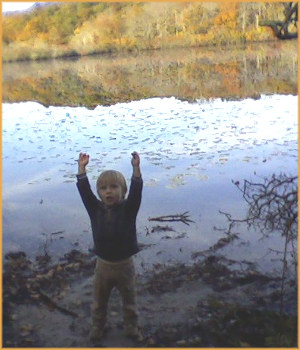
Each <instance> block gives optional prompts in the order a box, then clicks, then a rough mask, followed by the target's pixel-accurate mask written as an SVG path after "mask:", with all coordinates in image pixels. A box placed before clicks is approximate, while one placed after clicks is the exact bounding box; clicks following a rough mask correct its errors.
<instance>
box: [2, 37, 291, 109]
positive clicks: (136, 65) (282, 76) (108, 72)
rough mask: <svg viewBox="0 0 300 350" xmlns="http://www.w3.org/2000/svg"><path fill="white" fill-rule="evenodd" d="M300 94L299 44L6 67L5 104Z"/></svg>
mask: <svg viewBox="0 0 300 350" xmlns="http://www.w3.org/2000/svg"><path fill="white" fill-rule="evenodd" d="M274 92H277V93H281V94H297V41H288V42H281V41H274V42H272V43H269V44H252V45H248V46H245V47H241V48H233V47H230V48H226V49H225V48H223V49H222V48H217V49H216V48H197V49H191V48H189V49H174V50H165V51H164V50H160V51H150V52H149V51H147V52H141V53H138V54H131V55H128V54H127V55H126V56H125V55H124V56H122V55H118V56H117V55H116V56H111V55H102V56H92V57H84V58H81V59H74V60H70V59H68V60H50V61H40V62H22V63H4V64H3V82H2V95H3V101H4V102H15V101H17V102H18V101H38V102H40V103H42V104H44V105H47V106H48V105H57V106H86V107H89V108H95V107H96V106H97V105H110V104H113V103H116V102H124V101H131V100H139V99H142V98H148V97H156V96H160V97H162V96H175V97H177V98H180V99H184V100H189V101H194V100H195V99H199V98H204V99H208V98H215V97H223V98H226V99H228V98H232V99H236V98H238V99H239V98H244V97H249V96H251V97H258V96H260V95H261V94H273V93H274Z"/></svg>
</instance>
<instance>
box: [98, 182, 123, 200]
mask: <svg viewBox="0 0 300 350" xmlns="http://www.w3.org/2000/svg"><path fill="white" fill-rule="evenodd" d="M98 194H99V196H100V198H101V200H102V201H103V202H104V204H106V205H107V206H113V205H115V204H117V203H119V202H120V200H121V199H122V198H124V195H123V190H122V187H121V185H120V184H119V183H117V182H108V183H100V184H99V186H98Z"/></svg>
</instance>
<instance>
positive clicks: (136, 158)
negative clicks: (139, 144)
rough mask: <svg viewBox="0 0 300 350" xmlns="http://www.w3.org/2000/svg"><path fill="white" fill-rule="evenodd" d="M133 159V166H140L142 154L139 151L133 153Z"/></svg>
mask: <svg viewBox="0 0 300 350" xmlns="http://www.w3.org/2000/svg"><path fill="white" fill-rule="evenodd" d="M131 155H132V159H131V164H132V166H133V167H139V166H140V156H139V154H138V153H137V152H133V153H131Z"/></svg>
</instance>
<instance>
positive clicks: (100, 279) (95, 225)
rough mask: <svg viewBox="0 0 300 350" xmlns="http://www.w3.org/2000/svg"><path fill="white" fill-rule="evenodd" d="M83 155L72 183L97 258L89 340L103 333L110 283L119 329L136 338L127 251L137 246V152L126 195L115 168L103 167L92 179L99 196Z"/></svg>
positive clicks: (130, 252)
mask: <svg viewBox="0 0 300 350" xmlns="http://www.w3.org/2000/svg"><path fill="white" fill-rule="evenodd" d="M88 163H89V155H88V154H86V153H80V154H79V159H78V175H77V188H78V190H79V193H80V196H81V198H82V201H83V204H84V206H85V208H86V210H87V212H88V215H89V217H90V220H91V226H92V232H93V240H94V246H95V248H94V249H95V253H96V255H97V262H96V268H95V277H94V300H93V305H92V329H91V331H90V340H91V341H92V342H97V341H99V340H101V338H102V336H103V329H104V325H105V322H106V313H107V304H108V300H109V296H110V293H111V291H112V289H113V288H114V287H116V288H117V289H118V290H119V292H120V294H121V297H122V302H123V318H124V326H125V334H126V335H128V336H129V337H133V338H135V339H136V340H138V341H140V340H142V336H141V334H140V332H139V328H138V313H137V309H136V301H135V299H136V293H135V271H134V264H133V258H132V256H133V255H134V254H136V253H137V252H138V251H139V249H138V245H137V237H136V216H137V213H138V210H139V207H140V204H141V197H142V188H143V180H142V176H141V171H140V157H139V155H138V153H137V152H133V153H132V159H131V164H132V167H133V174H132V178H131V185H130V189H129V194H128V197H127V199H125V194H126V192H127V186H126V180H125V178H124V176H123V175H122V174H121V173H120V172H118V171H115V170H108V171H104V172H103V173H102V174H100V176H99V178H98V180H97V192H98V195H99V197H100V200H99V199H98V198H97V197H96V196H95V195H94V193H93V192H92V190H91V187H90V184H89V180H88V178H87V175H86V166H87V164H88Z"/></svg>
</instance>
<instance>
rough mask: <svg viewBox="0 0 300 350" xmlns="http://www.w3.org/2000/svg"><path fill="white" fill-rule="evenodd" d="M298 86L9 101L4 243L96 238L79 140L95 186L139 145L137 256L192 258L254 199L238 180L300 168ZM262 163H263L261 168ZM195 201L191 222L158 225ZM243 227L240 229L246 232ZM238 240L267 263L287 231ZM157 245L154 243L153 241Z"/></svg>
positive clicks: (235, 251) (250, 256) (76, 245)
mask: <svg viewBox="0 0 300 350" xmlns="http://www.w3.org/2000/svg"><path fill="white" fill-rule="evenodd" d="M297 102H298V101H297V96H293V95H280V94H275V95H270V96H267V95H262V96H261V98H259V99H251V98H245V99H242V100H236V101H226V100H221V99H197V100H195V101H194V102H187V101H181V100H179V99H176V98H174V97H170V98H147V99H141V100H137V101H131V102H128V103H116V104H113V105H111V106H101V105H99V106H98V107H96V108H95V109H93V110H90V109H88V108H86V107H63V106H57V107H55V106H50V107H48V108H47V107H44V106H43V105H41V104H39V103H37V102H21V103H4V104H3V121H2V129H3V252H4V254H5V253H6V252H8V251H12V250H14V251H17V250H23V251H25V252H26V253H28V254H29V255H30V256H31V257H34V256H36V255H37V254H43V253H48V254H50V255H51V256H52V257H54V258H59V257H60V256H62V255H63V254H64V253H66V252H67V251H68V250H70V249H81V250H83V251H86V250H87V249H88V248H91V247H92V237H91V230H90V223H89V218H88V216H87V214H86V212H85V209H84V207H83V204H82V203H81V200H80V197H79V194H78V193H77V189H76V176H75V175H76V171H77V163H76V160H77V157H78V154H79V152H81V151H83V152H87V153H89V154H90V156H91V160H90V164H89V167H88V168H89V169H88V176H89V178H90V181H91V184H92V188H93V189H95V180H96V178H97V176H98V175H99V173H100V172H101V171H102V170H104V169H108V168H114V169H118V170H120V171H121V172H123V173H124V175H125V177H126V178H127V180H129V179H130V176H131V171H132V170H131V164H130V158H131V156H130V154H131V152H132V151H134V150H136V151H138V152H139V153H140V156H141V167H142V174H143V179H144V190H143V200H142V205H141V208H140V212H139V215H138V219H137V230H138V239H139V242H140V243H142V244H145V245H147V247H146V248H145V249H143V250H142V251H141V252H140V253H139V254H138V256H137V260H138V261H139V262H140V263H143V266H144V267H146V268H147V267H151V266H152V264H156V263H168V262H172V261H185V262H190V261H191V256H192V254H193V253H196V252H199V251H201V250H205V249H208V248H209V247H210V246H211V245H213V244H215V243H216V242H217V241H218V239H219V238H221V237H224V231H223V232H222V230H219V229H217V230H216V229H215V228H226V225H227V223H226V220H225V218H224V216H223V215H221V214H220V213H219V210H221V211H224V212H228V213H231V214H232V215H233V217H236V218H243V217H244V216H245V213H246V210H247V207H246V205H245V203H244V201H243V199H242V195H241V193H240V192H239V191H238V190H237V189H236V187H235V186H234V185H233V184H232V181H231V180H234V181H237V180H238V181H242V180H243V179H248V180H251V179H253V180H257V176H269V175H271V174H273V173H275V174H279V173H287V174H291V175H295V174H297V169H298V166H297ZM255 173H256V174H257V175H255ZM186 211H188V212H189V215H190V218H191V219H192V220H193V221H194V222H193V223H190V225H189V226H187V225H185V224H183V223H181V222H178V223H168V226H170V227H171V228H172V229H173V230H170V231H163V232H152V229H153V227H154V226H156V225H157V224H159V223H157V222H153V221H149V220H148V219H149V217H157V216H162V215H169V214H180V213H183V212H186ZM241 231H242V232H241ZM240 232H241V240H239V241H238V243H237V244H235V245H232V246H230V247H229V248H227V250H225V251H224V252H225V253H226V254H227V255H228V256H230V257H231V258H233V259H235V258H236V259H239V258H241V257H243V258H244V259H246V260H250V261H255V262H256V263H257V264H258V265H259V266H260V267H262V268H265V269H269V268H271V266H272V267H274V261H272V259H271V257H270V255H269V254H268V249H269V248H273V249H282V247H283V243H282V242H281V240H280V238H279V235H278V234H277V235H276V234H275V233H274V236H273V238H272V239H269V240H267V241H258V239H259V238H260V237H261V236H260V233H259V232H248V231H247V230H246V229H245V228H244V229H240ZM148 245H149V246H148Z"/></svg>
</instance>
